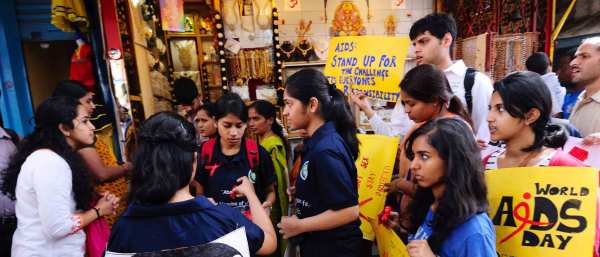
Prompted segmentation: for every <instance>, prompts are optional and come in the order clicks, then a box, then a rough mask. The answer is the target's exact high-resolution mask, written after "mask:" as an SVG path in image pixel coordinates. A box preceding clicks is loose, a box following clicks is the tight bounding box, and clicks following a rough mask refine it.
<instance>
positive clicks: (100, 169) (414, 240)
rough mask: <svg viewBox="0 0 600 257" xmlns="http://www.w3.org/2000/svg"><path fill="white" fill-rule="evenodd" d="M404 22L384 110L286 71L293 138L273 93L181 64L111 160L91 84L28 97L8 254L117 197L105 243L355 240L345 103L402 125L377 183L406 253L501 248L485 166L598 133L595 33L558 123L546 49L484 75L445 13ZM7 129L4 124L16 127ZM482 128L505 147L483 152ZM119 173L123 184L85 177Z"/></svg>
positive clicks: (542, 154) (66, 247)
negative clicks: (506, 70) (298, 136)
mask: <svg viewBox="0 0 600 257" xmlns="http://www.w3.org/2000/svg"><path fill="white" fill-rule="evenodd" d="M410 38H411V40H412V41H413V45H414V46H415V52H416V56H417V66H416V67H414V68H413V69H411V70H409V71H408V72H407V73H406V74H405V75H404V78H403V79H402V81H401V83H400V84H399V90H400V95H401V101H400V102H398V104H397V105H396V107H395V108H394V112H393V114H392V115H393V119H392V122H391V124H388V123H386V122H384V121H383V120H382V119H381V118H380V117H378V116H377V114H376V113H375V112H374V111H373V109H372V108H371V105H370V103H369V101H368V99H366V97H365V96H364V95H351V96H349V97H348V99H347V98H346V97H345V96H344V95H343V93H342V92H341V91H340V90H338V89H336V87H335V86H334V85H332V84H330V83H329V82H328V81H327V79H326V77H325V76H324V75H323V74H322V73H321V72H319V71H317V70H314V69H302V70H300V71H298V72H296V73H295V74H293V75H292V76H290V77H289V78H287V80H286V84H285V91H284V94H283V100H284V106H283V110H282V117H283V118H284V119H285V120H286V121H287V122H286V123H287V125H288V129H290V130H302V131H305V138H304V140H303V142H302V147H301V148H297V149H298V150H297V151H293V150H292V149H291V147H290V145H289V144H288V141H287V140H286V135H285V132H284V129H283V128H282V126H281V125H280V122H281V121H278V115H277V108H276V107H275V106H274V105H273V104H272V103H270V102H268V101H263V100H258V101H255V102H253V103H252V104H250V105H249V106H247V105H246V103H245V102H244V101H243V100H242V99H241V98H240V97H239V96H238V95H236V94H233V93H227V94H225V95H223V96H222V97H220V98H219V99H218V101H217V102H216V103H211V102H202V101H200V99H201V96H199V95H198V93H197V89H195V85H194V84H193V81H192V83H190V81H188V80H185V79H182V80H179V81H178V82H177V83H176V92H175V94H176V96H177V95H179V96H180V98H182V100H178V103H179V104H180V105H184V107H182V108H180V110H181V111H180V113H179V114H177V113H173V112H160V113H157V114H154V115H152V116H151V117H149V118H148V119H147V120H146V121H144V122H143V123H142V124H141V126H140V127H139V128H138V130H137V132H136V139H137V140H136V146H135V149H134V150H133V152H132V153H131V154H130V155H129V156H131V160H130V161H131V163H126V164H124V165H122V166H107V165H105V164H104V163H103V162H101V161H100V157H99V156H98V153H97V152H96V150H95V147H94V142H95V135H94V129H95V127H94V125H93V124H91V122H90V116H91V115H92V113H93V112H94V108H95V106H94V104H93V102H92V100H91V99H92V97H93V95H92V94H91V93H88V92H87V91H85V89H84V88H83V87H81V85H78V84H77V83H76V82H62V83H61V85H59V86H58V89H57V91H56V93H55V94H54V96H53V97H51V98H49V99H47V100H46V101H44V102H43V103H42V104H41V105H40V106H39V107H38V109H37V110H36V117H35V122H36V128H35V131H34V132H33V133H32V134H31V135H28V136H27V137H25V138H24V140H23V141H22V142H20V143H19V146H18V148H15V147H14V145H12V146H11V145H9V144H6V146H5V144H4V143H5V142H4V141H0V143H3V144H2V146H3V147H5V148H6V149H9V150H10V154H6V156H5V155H0V157H2V158H4V159H5V160H0V168H2V169H3V171H2V176H1V180H0V181H2V182H3V183H2V192H3V195H4V197H2V198H0V200H1V202H0V203H1V204H2V205H0V206H11V204H12V206H14V211H11V212H13V213H14V214H12V213H10V214H9V215H16V220H17V224H16V231H15V232H14V235H13V236H12V237H11V238H12V243H9V244H8V245H9V246H8V247H11V248H12V256H18V257H20V256H84V255H85V254H86V251H85V244H86V234H85V232H84V229H85V228H86V226H88V225H89V224H92V223H93V222H94V221H96V220H99V219H103V218H105V217H108V216H110V215H115V214H118V213H117V210H118V208H119V206H120V207H121V208H122V209H123V208H125V205H127V206H126V210H125V211H124V212H123V213H122V214H120V213H119V215H118V216H119V218H118V220H117V221H116V223H114V225H113V226H112V229H111V231H110V237H109V238H108V240H107V241H106V244H107V248H106V250H107V251H109V252H113V253H143V252H160V251H164V250H169V249H187V248H189V249H193V248H194V247H197V246H200V245H203V244H205V243H208V242H211V241H213V240H215V239H217V238H219V237H222V236H224V235H226V234H228V233H229V232H232V231H234V230H236V229H238V228H241V227H244V229H245V234H246V239H247V242H248V247H249V249H250V253H251V254H252V255H271V256H297V255H296V254H299V256H303V257H304V256H309V257H312V256H344V257H347V256H356V257H358V256H361V254H362V253H364V252H365V249H364V247H365V244H364V242H363V240H362V233H361V230H360V229H359V225H360V220H359V211H358V210H359V207H358V205H359V203H358V188H357V169H356V167H355V161H356V159H357V158H358V156H359V145H360V142H359V140H358V138H357V133H358V130H357V125H356V123H355V120H354V115H353V113H352V111H351V108H350V104H356V105H357V106H358V107H359V108H360V109H361V110H362V111H364V112H365V113H366V114H367V117H368V118H369V121H370V122H371V124H372V126H373V128H374V130H375V132H376V133H379V134H384V135H389V136H400V137H401V138H402V140H401V143H400V145H399V146H398V147H399V160H398V163H397V167H398V170H397V171H396V172H397V175H398V178H396V179H394V180H392V181H391V182H390V183H389V184H387V187H386V190H387V191H388V192H390V193H398V194H401V195H402V197H401V198H400V200H399V203H398V206H399V207H398V209H397V210H396V212H395V213H394V215H393V218H392V219H390V221H389V222H387V223H386V225H387V226H390V227H392V228H394V229H395V231H396V232H397V233H398V234H399V235H400V236H401V238H403V239H404V240H406V243H407V249H408V254H409V255H410V256H411V257H419V256H452V257H459V256H490V257H491V256H497V253H496V234H495V231H494V226H493V225H492V223H491V221H490V218H489V216H488V214H487V211H488V202H487V187H486V183H485V181H484V179H483V174H484V172H493V171H491V170H495V169H498V168H507V167H533V166H584V165H585V164H584V163H582V162H581V160H578V159H577V158H575V157H574V156H571V155H569V153H567V152H564V151H562V150H561V147H562V146H563V145H564V144H565V142H566V140H567V137H568V136H573V135H577V134H576V133H573V132H569V131H574V130H575V131H579V133H581V135H582V136H583V137H585V140H584V142H586V143H588V144H594V143H600V125H599V124H600V123H598V115H593V113H594V112H595V111H600V110H599V109H598V107H599V106H600V99H599V97H598V96H599V94H600V70H599V69H598V68H597V67H598V65H600V38H592V39H588V40H585V41H583V43H582V45H581V46H580V47H579V48H578V50H577V52H576V53H575V55H574V57H573V58H574V59H573V60H572V61H571V63H570V65H571V66H572V74H571V77H572V82H573V83H575V84H578V85H581V84H584V85H585V86H584V87H583V88H585V91H583V92H582V93H581V95H580V96H579V98H578V100H577V102H576V103H575V104H574V105H573V107H572V110H570V111H571V117H570V121H571V123H569V122H568V121H566V120H563V121H562V122H560V124H562V125H558V124H555V123H554V121H555V119H556V118H561V117H564V116H561V115H562V114H561V110H564V108H560V107H559V106H558V105H561V104H560V102H561V101H560V98H561V97H565V96H564V93H565V91H564V90H562V91H561V90H560V88H558V90H556V89H557V88H556V86H557V85H558V84H557V79H559V77H560V76H561V74H560V73H559V74H558V76H556V75H553V74H554V73H552V74H550V75H547V76H546V77H548V78H551V79H544V75H545V74H548V72H549V68H548V67H549V64H548V61H547V59H548V58H547V57H546V58H544V56H542V55H540V54H536V55H534V56H533V57H532V58H530V61H529V60H528V65H527V66H528V69H530V70H533V71H535V72H531V71H520V72H515V73H511V74H508V75H507V76H506V77H505V78H503V79H501V80H499V81H497V82H495V83H493V84H492V82H491V80H490V79H489V78H488V77H487V76H486V75H485V74H484V73H482V72H480V71H475V70H473V69H470V68H467V67H466V66H465V64H464V62H462V61H461V60H457V61H452V59H451V57H450V56H451V55H450V52H451V49H452V48H453V46H454V41H455V39H456V24H455V22H454V20H453V19H452V18H451V17H450V16H448V15H445V14H431V15H427V16H426V17H424V18H422V19H420V20H419V21H417V22H416V23H415V24H414V25H413V26H412V28H411V30H410ZM540 75H541V76H540ZM550 80H551V81H552V86H550V85H549V84H548V83H546V81H550ZM189 87H194V88H193V89H190V88H189ZM182 92H183V93H182ZM189 92H191V93H189ZM183 98H185V99H183ZM565 98H566V97H565ZM561 107H562V106H561ZM2 132H4V130H0V137H1V138H0V139H2V138H8V139H10V138H11V137H10V136H9V135H5V134H6V133H2ZM490 143H496V144H497V145H500V146H501V147H500V149H499V150H497V151H494V152H492V153H491V154H489V155H486V156H481V149H482V148H485V147H486V146H488V145H489V144H490ZM6 153H9V152H6ZM292 154H293V155H294V156H293V158H290V157H291V156H290V155H292ZM290 159H293V160H294V161H293V162H291V163H290V162H289V160H290ZM124 176H126V177H128V179H129V184H128V188H127V191H128V195H127V196H123V195H115V193H114V192H103V191H99V190H94V186H95V185H97V184H98V183H102V182H105V181H107V180H111V179H115V178H122V177H124ZM15 200H16V201H15ZM125 200H127V201H125ZM13 201H14V202H13ZM5 209H6V210H9V211H10V210H12V209H10V208H5ZM2 220H4V219H2ZM13 227H14V226H13ZM88 236H89V235H88ZM2 246H3V247H4V248H6V247H7V246H6V244H2ZM2 250H3V251H2V252H0V253H6V252H9V251H7V250H6V249H2ZM286 250H287V251H286ZM597 250H598V249H597V246H595V248H594V249H590V251H594V252H596V253H597ZM366 252H369V251H366ZM88 254H89V253H88Z"/></svg>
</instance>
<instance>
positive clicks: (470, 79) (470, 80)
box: [463, 68, 477, 115]
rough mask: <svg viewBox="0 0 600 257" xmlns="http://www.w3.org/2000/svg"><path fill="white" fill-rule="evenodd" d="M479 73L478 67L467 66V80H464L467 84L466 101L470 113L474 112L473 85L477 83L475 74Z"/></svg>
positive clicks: (465, 84)
mask: <svg viewBox="0 0 600 257" xmlns="http://www.w3.org/2000/svg"><path fill="white" fill-rule="evenodd" d="M476 73H477V70H476V69H473V68H467V72H466V73H465V80H464V81H463V83H464V86H465V101H466V102H467V108H468V110H469V115H470V114H471V113H473V92H472V91H473V85H474V84H475V74H476Z"/></svg>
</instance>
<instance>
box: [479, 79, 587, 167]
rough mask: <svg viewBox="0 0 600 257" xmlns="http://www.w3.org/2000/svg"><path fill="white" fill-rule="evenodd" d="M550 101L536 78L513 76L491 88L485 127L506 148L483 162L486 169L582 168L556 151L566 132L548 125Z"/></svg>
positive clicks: (571, 158)
mask: <svg viewBox="0 0 600 257" xmlns="http://www.w3.org/2000/svg"><path fill="white" fill-rule="evenodd" d="M551 111H552V97H551V94H550V91H549V90H548V88H547V87H546V85H545V84H544V82H543V81H542V79H541V78H540V76H539V75H537V74H536V73H533V72H529V71H523V72H514V73H511V74H509V75H508V76H506V77H505V78H503V79H502V80H500V81H498V82H496V83H495V84H494V93H493V94H492V100H491V102H490V112H489V113H488V126H489V128H490V135H491V138H492V140H494V141H502V142H504V143H505V144H506V147H505V148H502V149H500V150H498V151H496V152H494V153H492V154H490V155H489V156H487V157H485V158H484V164H485V165H486V169H488V170H490V169H497V168H509V167H529V166H582V164H581V162H579V161H578V160H577V159H575V158H574V157H572V156H571V155H569V154H568V153H565V152H562V151H560V150H558V148H561V147H563V145H564V144H565V142H566V141H567V137H568V132H566V130H565V129H564V128H563V127H562V126H560V125H554V124H550V115H551Z"/></svg>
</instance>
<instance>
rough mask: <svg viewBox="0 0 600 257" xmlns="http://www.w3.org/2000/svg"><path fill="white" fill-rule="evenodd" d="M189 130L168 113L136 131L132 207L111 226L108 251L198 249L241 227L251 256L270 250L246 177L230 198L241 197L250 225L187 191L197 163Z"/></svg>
mask: <svg viewBox="0 0 600 257" xmlns="http://www.w3.org/2000/svg"><path fill="white" fill-rule="evenodd" d="M196 150H197V145H196V133H195V131H194V126H193V125H192V124H191V123H189V122H187V121H186V120H185V119H184V118H183V117H181V116H179V115H177V114H175V113H172V112H160V113H157V114H154V115H153V116H151V117H150V118H149V119H148V120H146V121H145V122H144V123H143V124H142V126H141V127H140V130H139V132H138V148H137V149H136V151H135V153H134V157H133V161H134V165H133V166H134V170H133V172H132V177H131V187H130V190H131V191H130V195H129V197H130V200H131V205H129V207H128V208H127V210H126V211H125V213H124V214H123V216H121V218H120V219H119V220H118V221H117V223H115V225H114V226H113V228H112V231H111V235H110V239H109V243H108V248H107V249H108V251H110V252H117V253H141V252H156V251H160V250H168V249H176V248H182V247H190V246H198V245H203V244H206V243H209V242H211V241H213V240H215V239H218V238H220V237H222V236H224V235H226V234H228V233H230V232H232V231H234V230H236V229H238V228H241V227H244V228H245V231H246V236H245V238H242V239H240V240H248V247H249V250H250V253H252V254H255V253H256V254H261V255H266V254H270V253H272V252H273V251H275V248H276V245H277V241H276V239H275V231H274V229H273V224H272V223H271V219H270V218H269V215H268V214H267V212H266V211H265V209H264V208H263V207H262V203H261V202H260V201H259V199H258V197H257V196H256V193H255V192H254V189H253V186H252V184H251V182H250V181H249V179H248V178H247V177H243V178H240V179H239V180H238V181H239V183H240V184H239V185H237V186H236V187H234V188H233V189H232V192H233V196H235V197H242V196H243V197H245V198H246V199H247V201H248V203H249V205H250V210H251V211H252V221H250V220H249V219H247V218H246V217H244V215H242V213H240V212H239V211H237V210H235V209H233V208H230V207H227V206H224V205H215V204H214V203H212V202H211V201H209V200H208V199H207V198H206V197H204V196H198V197H195V198H194V197H193V196H192V195H191V194H190V191H189V185H190V182H191V181H192V180H193V178H194V173H195V172H196V165H197V162H198V161H197V160H198V159H197V155H198V153H197V151H196Z"/></svg>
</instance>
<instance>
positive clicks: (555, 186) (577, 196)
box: [485, 167, 598, 257]
mask: <svg viewBox="0 0 600 257" xmlns="http://www.w3.org/2000/svg"><path fill="white" fill-rule="evenodd" d="M485 177H486V181H487V185H488V200H489V215H490V218H491V219H492V223H494V226H495V228H496V240H497V244H496V245H497V251H498V254H499V255H498V256H514V257H521V256H522V257H525V256H553V257H560V256H565V257H567V256H569V257H570V256H592V251H593V245H594V235H595V233H596V231H595V228H596V213H597V209H596V208H597V206H596V204H597V188H598V170H597V169H594V168H574V167H526V168H511V169H499V170H493V171H488V172H486V174H485Z"/></svg>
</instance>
